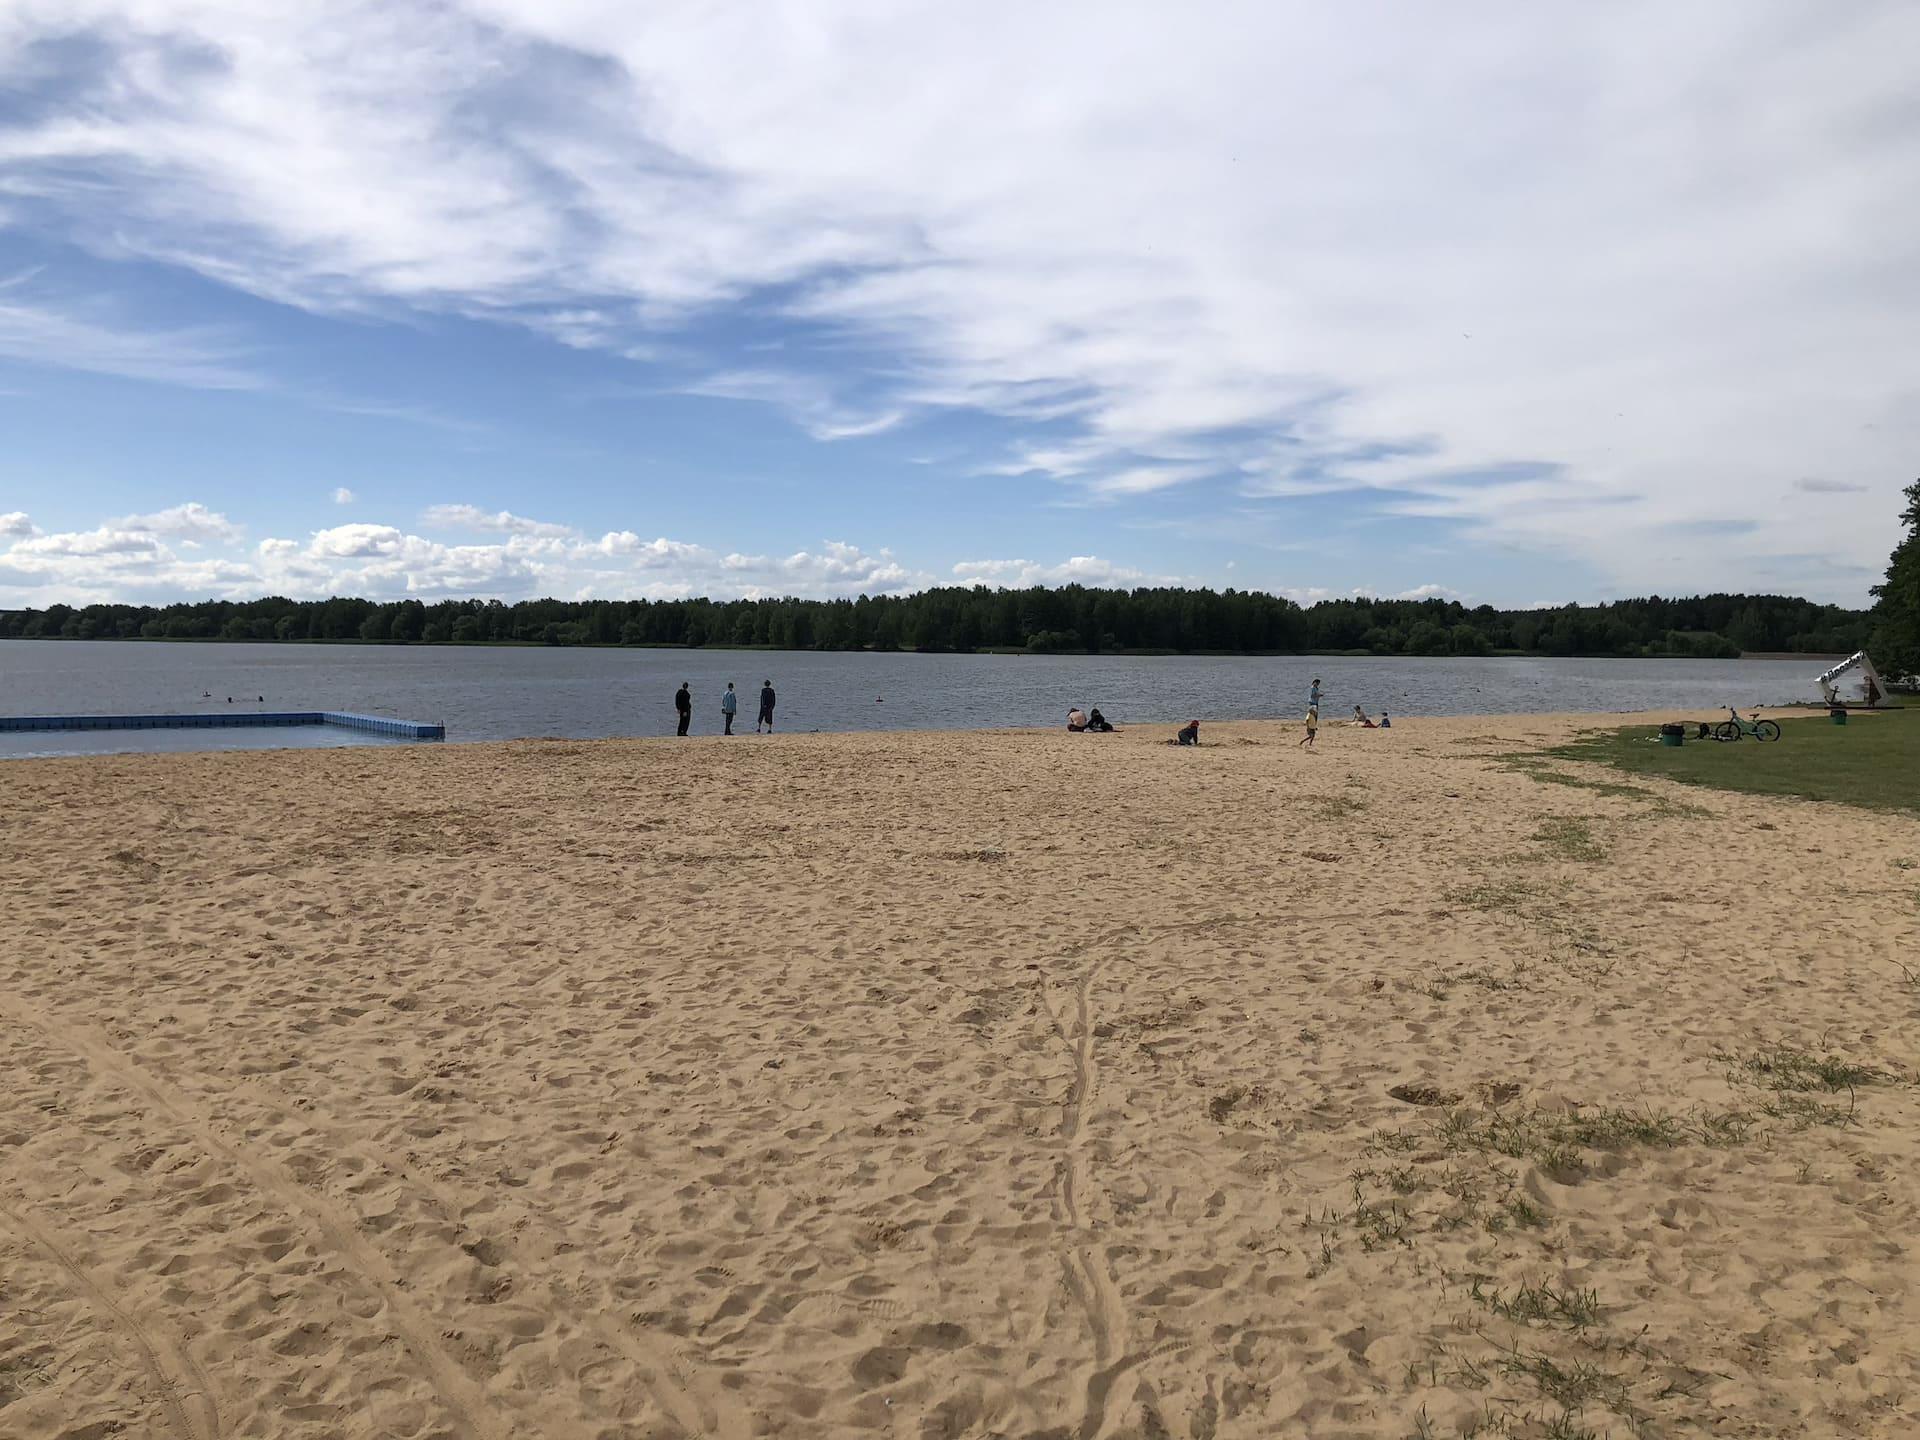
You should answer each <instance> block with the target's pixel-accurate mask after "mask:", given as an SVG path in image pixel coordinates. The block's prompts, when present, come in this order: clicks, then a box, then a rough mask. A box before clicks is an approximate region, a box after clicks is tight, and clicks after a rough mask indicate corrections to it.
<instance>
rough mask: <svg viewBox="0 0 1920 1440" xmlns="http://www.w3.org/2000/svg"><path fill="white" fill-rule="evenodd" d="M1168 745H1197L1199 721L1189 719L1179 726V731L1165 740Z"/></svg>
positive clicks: (1198, 741)
mask: <svg viewBox="0 0 1920 1440" xmlns="http://www.w3.org/2000/svg"><path fill="white" fill-rule="evenodd" d="M1167 743H1168V744H1169V745H1198V744H1199V743H1200V722H1199V721H1198V720H1189V721H1187V723H1186V724H1184V725H1182V726H1181V727H1180V733H1179V734H1177V735H1175V736H1174V737H1173V739H1171V740H1169V741H1168V742H1167Z"/></svg>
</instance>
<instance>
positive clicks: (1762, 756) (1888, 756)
mask: <svg viewBox="0 0 1920 1440" xmlns="http://www.w3.org/2000/svg"><path fill="white" fill-rule="evenodd" d="M1780 730H1781V737H1780V739H1779V740H1777V741H1774V742H1773V743H1771V744H1768V743H1764V742H1761V741H1758V740H1752V739H1743V740H1735V741H1729V742H1724V743H1723V742H1719V741H1714V740H1695V739H1693V738H1691V736H1689V738H1688V740H1687V742H1686V743H1685V744H1684V745H1680V746H1667V745H1661V744H1659V743H1658V741H1657V739H1656V738H1655V736H1654V732H1653V730H1652V729H1651V728H1650V727H1648V726H1646V725H1630V726H1626V727H1623V728H1621V729H1618V730H1603V731H1597V732H1594V733H1593V734H1589V735H1585V736H1582V737H1581V738H1579V739H1578V740H1575V741H1573V742H1571V743H1570V744H1567V745H1562V746H1558V747H1556V748H1554V749H1552V750H1549V751H1546V752H1544V753H1545V754H1546V755H1549V756H1552V757H1554V758H1557V759H1562V760H1585V761H1590V762H1594V763H1597V764H1601V765H1606V766H1610V767H1611V768H1613V769H1615V770H1619V771H1623V772H1625V773H1628V774H1632V775H1642V776H1654V777H1658V778H1660V779H1664V780H1677V781H1679V782H1681V783H1683V784H1687V785H1704V786H1710V787H1713V788H1715V789H1719V790H1738V791H1744V792H1747V793H1749V794H1758V795H1797V796H1801V797H1803V798H1805V799H1809V800H1831V801H1835V802H1838V803H1840V804H1843V805H1858V806H1861V807H1863V808H1866V809H1871V810H1907V811H1920V706H1909V707H1908V708H1906V709H1904V710H1898V711H1885V712H1881V713H1879V714H1873V715H1864V714H1861V713H1859V712H1857V711H1856V712H1854V714H1853V719H1852V721H1851V723H1849V724H1846V725H1832V724H1829V723H1828V722H1827V719H1826V717H1825V716H1824V715H1822V716H1812V717H1799V716H1790V717H1788V718H1785V719H1782V720H1781V722H1780ZM1529 773H1534V778H1535V779H1540V778H1541V774H1540V773H1535V772H1533V771H1529ZM1551 783H1555V784H1558V783H1561V782H1560V781H1558V780H1556V781H1553V782H1551Z"/></svg>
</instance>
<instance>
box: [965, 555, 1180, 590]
mask: <svg viewBox="0 0 1920 1440" xmlns="http://www.w3.org/2000/svg"><path fill="white" fill-rule="evenodd" d="M953 578H954V582H955V583H956V584H961V585H992V586H994V587H996V588H998V589H1004V590H1024V589H1027V588H1029V587H1030V586H1034V585H1090V586H1109V587H1120V588H1126V587H1129V586H1134V585H1178V584H1180V583H1181V582H1180V580H1179V577H1177V576H1173V575H1150V574H1148V573H1147V572H1146V571H1144V570H1135V569H1131V568H1129V567H1128V566H1125V565H1116V564H1114V563H1113V562H1112V561H1111V560H1102V559H1101V558H1100V557H1099V556H1098V555H1075V556H1072V557H1070V558H1069V559H1066V560H1063V561H1061V562H1060V563H1059V564H1057V565H1044V564H1040V563H1038V562H1036V561H1032V560H962V561H961V562H960V563H959V564H957V565H955V566H954V567H953Z"/></svg>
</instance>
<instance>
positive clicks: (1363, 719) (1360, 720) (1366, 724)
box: [1353, 705, 1378, 730]
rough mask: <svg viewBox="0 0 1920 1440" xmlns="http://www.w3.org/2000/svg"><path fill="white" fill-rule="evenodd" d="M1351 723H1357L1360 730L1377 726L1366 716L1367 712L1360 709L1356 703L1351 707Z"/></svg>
mask: <svg viewBox="0 0 1920 1440" xmlns="http://www.w3.org/2000/svg"><path fill="white" fill-rule="evenodd" d="M1353 723H1354V724H1356V725H1358V726H1359V727H1360V728H1361V729H1362V730H1373V729H1377V728H1378V727H1377V726H1376V725H1375V724H1374V723H1373V721H1371V720H1369V719H1368V718H1367V712H1366V711H1364V710H1362V709H1361V708H1360V707H1359V706H1358V705H1356V706H1354V707H1353Z"/></svg>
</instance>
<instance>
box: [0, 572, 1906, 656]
mask: <svg viewBox="0 0 1920 1440" xmlns="http://www.w3.org/2000/svg"><path fill="white" fill-rule="evenodd" d="M1871 626H1872V617H1871V615H1870V613H1869V612H1866V611H1860V610H1844V609H1841V608H1839V607H1838V606H1833V605H1816V604H1814V603H1812V602H1811V601H1807V600H1795V599H1790V598H1788V597H1785V596H1780V595H1700V596H1695V597H1693V598H1691V599H1684V600H1669V599H1663V598H1661V597H1660V596H1657V595H1656V596H1649V597H1647V598H1645V599H1640V600H1620V601H1615V602H1613V603H1611V604H1606V605H1564V606H1561V607H1559V608H1558V609H1547V610H1496V609H1494V608H1493V607H1492V606H1490V605H1479V606H1474V607H1471V608H1469V607H1467V606H1464V605H1461V604H1459V603H1458V602H1456V601H1451V600H1323V601H1320V602H1318V603H1317V604H1314V605H1310V606H1305V607H1303V606H1300V605H1297V604H1295V603H1294V602H1293V601H1291V600H1287V599H1284V598H1282V597H1280V596H1276V595H1267V594H1263V593H1260V592H1257V591H1247V590H1227V591H1223V592H1222V591H1213V590H1189V589H1184V588H1174V587H1153V588H1143V589H1138V590H1094V589H1087V588H1085V587H1083V586H1079V585H1069V586H1066V587H1064V588H1061V589H1046V588H1043V587H1036V588H1033V589H1028V590H989V589H987V588H986V587H984V586H975V587H971V588H966V587H959V586H953V587H947V588H943V589H935V590H924V591H921V592H920V593H918V594H914V595H899V596H894V595H862V596H860V597H859V598H858V599H853V600H796V599H782V600H523V601H520V602H519V603H518V604H513V605H508V604H504V603H502V602H501V601H498V600H440V601H435V602H434V603H432V604H428V603H426V602H424V601H420V600H398V601H391V602H386V603H380V602H375V601H371V600H355V599H346V598H341V597H336V598H334V599H330V600H288V599H285V598H284V597H281V596H270V597H268V598H266V599H263V600H246V601H225V600H204V601H197V602H194V603H190V604H180V605H165V606H151V605H87V606H81V607H74V606H69V605H49V606H47V607H46V608H45V609H44V610H6V611H0V636H22V637H33V638H47V639H69V640H112V639H152V640H287V641H302V640H306V641H315V640H318V641H342V640H348V641H367V642H384V643H402V644H424V645H444V644H502V643H511V642H520V643H528V644H542V645H686V646H698V645H729V646H768V647H772V648H776V649H782V650H903V649H904V650H958V651H967V650H981V649H1026V650H1035V651H1042V652H1067V651H1087V652H1095V653H1098V652H1103V651H1123V650H1135V651H1139V650H1156V651H1174V652H1189V651H1223V652H1257V651H1279V652H1289V651H1291V652H1300V651H1310V650H1317V651H1356V652H1364V653H1371V654H1375V655H1487V654H1493V653H1496V652H1508V653H1512V652H1524V653H1534V654H1546V655H1627V656H1643V655H1646V656H1658V655H1680V656H1695V657H1708V658H1719V657H1731V656H1737V655H1739V654H1740V653H1741V652H1742V651H1747V650H1762V651H1765V650H1776V651H1814V652H1817V651H1832V652H1846V651H1852V650H1856V649H1858V648H1860V647H1861V646H1863V645H1864V644H1866V642H1867V638H1868V634H1869V631H1870V629H1871Z"/></svg>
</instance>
